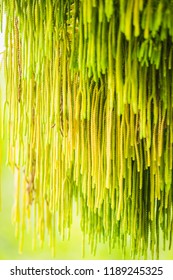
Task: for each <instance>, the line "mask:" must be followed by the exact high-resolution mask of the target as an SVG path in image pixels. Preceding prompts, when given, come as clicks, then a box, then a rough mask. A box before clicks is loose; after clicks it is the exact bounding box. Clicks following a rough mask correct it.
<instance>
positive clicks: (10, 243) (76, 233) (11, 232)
mask: <svg viewBox="0 0 173 280" xmlns="http://www.w3.org/2000/svg"><path fill="white" fill-rule="evenodd" d="M4 25H5V24H4ZM4 51H5V48H4V33H0V64H1V66H0V88H1V94H0V118H1V120H2V116H3V104H4V100H5V79H4V73H3V59H2V58H3V52H4ZM1 120H0V122H1ZM4 125H5V126H4V130H6V123H5V124H4ZM1 131H2V128H1ZM6 145H7V136H5V137H4V138H3V139H2V140H0V151H1V153H0V165H1V167H0V168H1V179H0V180H1V182H0V184H1V211H0V260H10V259H11V260H16V259H19V260H22V259H39V260H41V259H52V254H51V250H50V248H49V246H48V244H46V242H45V244H44V247H43V248H39V245H38V247H37V248H36V249H34V250H33V249H32V233H33V232H32V228H30V230H28V232H27V233H26V234H25V239H24V248H23V252H22V253H19V242H18V240H17V239H16V238H15V228H14V225H13V224H12V219H11V213H12V208H13V204H14V177H13V174H12V172H11V170H10V168H9V167H8V166H7V165H6V150H7V147H6ZM47 243H48V242H47ZM160 244H161V245H160V258H161V259H165V260H168V259H171V260H173V250H172V251H169V250H168V249H167V250H166V251H163V246H162V242H160ZM82 247H83V238H82V232H81V229H80V218H79V217H78V216H77V215H76V213H74V217H73V226H72V229H71V238H70V240H68V241H62V240H61V238H60V236H57V250H56V256H55V259H61V260H65V259H68V260H76V259H84V260H85V259H89V260H92V259H102V260H104V259H105V260H109V259H111V260H113V259H119V260H121V259H124V258H125V259H130V258H131V257H130V249H129V247H127V253H126V256H125V257H124V256H123V253H122V251H121V249H120V248H118V246H117V247H116V248H114V249H113V250H112V252H111V253H109V249H108V244H99V245H98V249H97V253H96V255H95V256H93V255H92V254H91V251H90V247H89V245H87V241H86V248H85V256H83V255H82ZM150 258H151V256H150V255H148V259H150Z"/></svg>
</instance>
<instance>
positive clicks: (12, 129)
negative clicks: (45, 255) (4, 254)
mask: <svg viewBox="0 0 173 280" xmlns="http://www.w3.org/2000/svg"><path fill="white" fill-rule="evenodd" d="M3 13H6V18H7V24H6V53H5V76H6V103H5V107H8V112H9V118H8V158H7V162H8V165H9V166H10V167H11V168H12V170H13V172H14V173H15V176H16V182H15V188H16V199H15V206H14V211H13V221H14V223H15V225H16V235H17V236H19V239H20V247H21V250H22V245H23V238H24V232H25V228H26V224H27V220H30V219H34V237H33V238H34V243H35V242H36V240H38V239H39V240H40V241H41V244H43V243H44V239H45V233H46V232H48V234H49V237H50V246H51V248H52V250H53V252H55V248H56V234H57V232H60V234H61V235H62V237H63V238H65V237H66V236H67V235H68V234H69V231H70V227H71V224H72V215H73V203H74V201H76V203H77V205H78V207H79V209H80V216H81V229H82V231H83V234H84V236H88V238H89V243H90V244H91V247H92V250H93V252H95V250H96V247H97V243H98V242H105V241H108V242H109V245H110V248H113V247H114V245H115V243H116V242H119V243H120V244H121V246H122V248H123V250H124V251H125V248H126V244H127V239H128V237H129V236H130V240H131V255H132V258H134V257H135V256H138V257H139V258H140V257H142V256H144V257H145V258H147V254H148V251H149V250H150V251H151V253H152V257H153V258H154V257H155V256H156V257H157V258H159V242H160V232H161V231H162V236H163V244H164V247H165V246H168V247H169V249H170V248H172V235H173V169H172V168H173V71H172V66H173V58H172V52H173V17H172V14H173V1H167V0H160V1H157V0H147V1H143V0H139V1H137V0H128V1H123V0H114V1H113V0H111V1H107V0H89V1H88V0H80V1H79V0H61V1H56V0H45V1H43V0H29V1H26V0H20V1H19V0H14V1H8V0H1V1H0V17H1V25H2V14H3ZM32 211H33V216H32V214H31V213H32ZM46 242H47V241H46ZM155 253H156V255H155Z"/></svg>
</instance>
